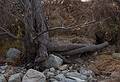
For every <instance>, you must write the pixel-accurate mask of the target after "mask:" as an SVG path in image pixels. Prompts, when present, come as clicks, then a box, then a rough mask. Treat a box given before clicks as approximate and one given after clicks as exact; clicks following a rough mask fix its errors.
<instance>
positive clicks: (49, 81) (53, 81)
mask: <svg viewBox="0 0 120 82" xmlns="http://www.w3.org/2000/svg"><path fill="white" fill-rule="evenodd" d="M48 82H58V81H57V80H56V79H53V78H52V79H49V80H48Z"/></svg>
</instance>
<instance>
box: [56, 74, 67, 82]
mask: <svg viewBox="0 0 120 82" xmlns="http://www.w3.org/2000/svg"><path fill="white" fill-rule="evenodd" d="M55 79H56V80H58V81H63V82H65V76H64V75H63V74H59V75H57V76H55Z"/></svg>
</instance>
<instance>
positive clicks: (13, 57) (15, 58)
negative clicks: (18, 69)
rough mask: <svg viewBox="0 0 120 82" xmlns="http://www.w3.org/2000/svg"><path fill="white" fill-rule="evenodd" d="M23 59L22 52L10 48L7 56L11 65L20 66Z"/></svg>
mask: <svg viewBox="0 0 120 82" xmlns="http://www.w3.org/2000/svg"><path fill="white" fill-rule="evenodd" d="M20 57H21V51H20V50H18V49H16V48H10V49H9V50H8V51H7V54H6V61H7V63H9V64H13V65H14V64H19V63H20Z"/></svg>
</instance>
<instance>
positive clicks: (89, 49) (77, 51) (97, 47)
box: [61, 42, 109, 56]
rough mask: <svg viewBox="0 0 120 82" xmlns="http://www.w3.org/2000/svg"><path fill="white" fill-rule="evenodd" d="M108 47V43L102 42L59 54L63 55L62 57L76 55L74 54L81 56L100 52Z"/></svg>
mask: <svg viewBox="0 0 120 82" xmlns="http://www.w3.org/2000/svg"><path fill="white" fill-rule="evenodd" d="M108 45H109V43H108V42H104V43H102V44H99V45H89V46H86V47H82V48H77V49H74V50H71V51H68V52H61V54H63V55H64V56H67V55H69V56H71V55H76V54H82V53H85V52H94V51H98V50H101V49H103V48H105V47H107V46H108Z"/></svg>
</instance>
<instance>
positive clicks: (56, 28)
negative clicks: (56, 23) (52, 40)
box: [33, 27, 70, 40]
mask: <svg viewBox="0 0 120 82" xmlns="http://www.w3.org/2000/svg"><path fill="white" fill-rule="evenodd" d="M58 29H64V30H68V29H70V28H65V27H55V28H51V29H48V30H46V31H43V32H41V33H39V34H38V35H37V36H36V37H34V38H33V40H36V39H37V38H38V37H40V36H41V35H42V34H44V33H47V32H50V31H53V30H58Z"/></svg>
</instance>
